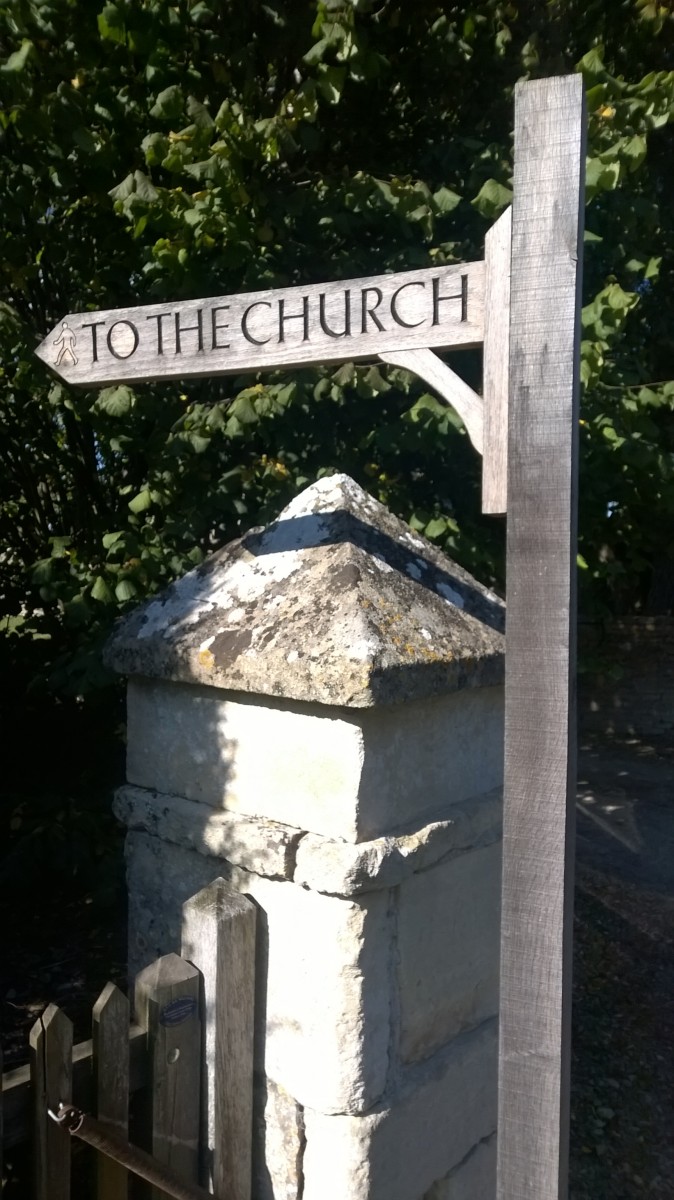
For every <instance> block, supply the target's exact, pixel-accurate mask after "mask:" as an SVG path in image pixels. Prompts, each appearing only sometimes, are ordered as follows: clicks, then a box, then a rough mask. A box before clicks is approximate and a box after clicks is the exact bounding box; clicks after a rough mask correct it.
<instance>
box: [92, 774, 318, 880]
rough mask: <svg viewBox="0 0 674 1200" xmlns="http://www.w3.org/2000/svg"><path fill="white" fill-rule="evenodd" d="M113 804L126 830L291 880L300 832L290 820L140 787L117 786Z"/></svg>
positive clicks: (257, 871)
mask: <svg viewBox="0 0 674 1200" xmlns="http://www.w3.org/2000/svg"><path fill="white" fill-rule="evenodd" d="M112 807H113V812H114V814H115V816H116V817H117V819H118V820H119V821H122V822H123V824H124V825H126V826H127V828H128V829H135V830H139V831H141V832H143V833H151V834H153V835H154V836H155V837H158V838H161V839H162V840H163V841H166V842H174V843H175V844H176V845H177V846H187V847H188V848H189V849H193V850H198V852H199V854H206V855H209V856H210V857H212V858H223V859H226V860H227V862H228V863H230V864H231V865H232V866H235V867H242V868H243V870H244V871H253V872H254V873H255V874H256V875H269V876H272V877H273V878H276V879H292V876H293V871H294V868H295V848H296V846H297V842H298V839H299V838H300V837H301V834H300V833H298V831H297V830H296V829H291V828H290V827H289V826H287V825H278V824H277V823H276V822H275V821H259V820H256V819H255V818H254V817H240V816H239V815H238V814H237V813H230V812H226V811H224V810H219V809H212V808H211V807H210V806H208V805H206V804H199V803H197V802H195V801H194V800H185V799H183V797H182V796H167V795H166V794H165V793H163V792H153V791H149V790H148V789H147V788H139V787H122V788H118V790H117V792H116V793H115V798H114V801H113V806H112Z"/></svg>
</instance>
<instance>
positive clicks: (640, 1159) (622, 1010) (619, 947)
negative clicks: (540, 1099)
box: [570, 741, 674, 1200]
mask: <svg viewBox="0 0 674 1200" xmlns="http://www.w3.org/2000/svg"><path fill="white" fill-rule="evenodd" d="M578 796H579V802H578V840H577V865H576V920H575V949H574V1012H573V1073H572V1125H571V1187H570V1196H571V1200H642V1198H644V1200H646V1198H648V1200H672V1197H673V1196H674V1137H673V1129H674V1124H673V1121H672V1114H673V1113H674V1072H673V1071H672V1061H673V1057H672V1054H673V1051H674V946H673V943H674V752H673V751H672V749H671V748H670V747H667V746H659V747H656V746H649V745H646V744H644V743H642V742H639V741H623V742H612V743H601V742H594V743H588V744H586V745H585V746H584V747H583V750H582V752H581V755H580V760H579V787H578Z"/></svg>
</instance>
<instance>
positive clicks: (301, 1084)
mask: <svg viewBox="0 0 674 1200" xmlns="http://www.w3.org/2000/svg"><path fill="white" fill-rule="evenodd" d="M127 867H128V880H129V924H130V929H129V943H130V948H131V953H132V955H133V969H134V971H137V970H139V969H140V967H142V966H144V965H145V964H146V963H147V962H151V961H152V960H153V959H154V958H155V957H157V955H159V954H166V953H168V952H169V951H171V950H175V951H179V949H180V929H181V907H182V904H183V903H184V902H185V900H187V899H189V897H190V896H192V895H194V894H195V893H196V892H198V891H200V890H201V888H203V887H205V886H206V885H207V884H208V883H211V882H212V881H213V880H214V879H216V878H218V877H219V876H222V877H223V878H225V879H226V880H227V882H228V883H230V884H231V886H233V887H235V888H236V889H237V890H239V891H241V892H244V893H245V894H246V895H248V896H250V897H251V898H252V899H253V900H254V901H255V902H256V903H257V904H258V905H259V907H260V910H261V912H260V919H259V921H258V931H259V954H258V968H257V985H258V986H257V1001H256V1009H257V1021H258V1029H257V1035H256V1041H257V1047H258V1055H257V1065H258V1068H259V1069H260V1070H263V1071H264V1072H265V1073H266V1075H267V1076H268V1077H269V1078H271V1079H272V1080H273V1081H274V1082H275V1083H277V1084H279V1085H280V1086H281V1087H282V1088H283V1089H284V1090H285V1091H286V1092H288V1093H289V1094H290V1095H291V1096H293V1097H294V1098H295V1100H296V1101H297V1102H298V1103H299V1104H301V1105H311V1107H312V1108H314V1109H316V1110H318V1111H320V1112H324V1113H331V1112H362V1111H364V1110H366V1109H368V1108H370V1107H371V1106H372V1105H373V1104H374V1103H376V1101H377V1100H378V1099H379V1097H380V1096H381V1095H382V1092H383V1091H384V1087H385V1085H386V1079H387V1072H388V1062H389V1040H390V1027H391V1017H390V1004H391V972H390V964H391V957H392V924H391V920H390V916H389V911H388V910H389V897H388V894H387V893H386V892H384V891H382V892H374V893H371V894H369V895H368V896H366V897H363V898H362V900H361V901H359V902H355V901H350V900H342V899H338V898H337V897H334V896H323V895H319V894H317V893H315V892H310V891H308V890H307V889H305V888H301V887H298V886H297V885H296V884H294V883H286V882H282V881H275V880H271V879H264V878H260V877H259V876H257V875H253V874H250V873H246V872H244V871H241V870H239V869H237V868H231V867H228V864H227V863H224V862H223V861H222V860H218V859H211V858H206V857H204V856H203V855H201V854H197V853H195V852H194V851H192V850H187V849H184V848H182V847H179V846H175V845H171V844H170V843H167V842H162V841H160V840H159V839H158V838H155V837H151V836H149V835H147V834H144V833H133V832H132V833H130V834H129V835H128V837H127Z"/></svg>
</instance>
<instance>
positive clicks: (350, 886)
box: [265, 788, 503, 896]
mask: <svg viewBox="0 0 674 1200" xmlns="http://www.w3.org/2000/svg"><path fill="white" fill-rule="evenodd" d="M502 810H503V791H502V789H501V788H494V789H493V791H491V792H487V793H486V795H484V796H475V797H473V798H472V799H471V800H467V801H464V802H463V803H462V804H455V805H452V808H451V815H450V816H448V817H447V818H446V819H445V820H443V821H431V822H429V824H428V825H422V826H421V828H420V829H415V830H414V831H413V832H410V833H401V834H398V835H397V836H393V835H391V836H389V837H383V838H376V839H375V840H374V841H370V842H356V843H353V842H342V841H335V840H333V839H330V838H325V837H321V835H320V834H316V833H305V834H303V835H302V836H301V838H300V840H299V842H298V844H297V850H296V855H295V870H294V874H293V879H294V880H295V883H301V884H303V885H304V886H305V887H310V888H313V889H314V891H317V892H327V893H329V894H332V895H338V896H355V895H360V894H361V893H362V892H371V891H375V890H377V889H379V888H384V887H396V886H397V885H398V884H400V883H402V882H403V881H404V880H405V879H409V877H410V876H411V875H414V874H416V873H417V872H419V871H425V870H426V869H427V868H428V867H430V866H432V865H433V863H435V862H437V861H438V860H439V859H441V858H447V857H448V855H450V854H451V855H456V854H459V853H461V852H462V851H464V850H468V849H471V848H474V847H476V846H488V845H491V843H492V842H496V841H500V838H501V833H502V824H503V821H502V816H503V811H502ZM278 828H283V827H280V826H279V827H278ZM266 873H267V872H265V874H266Z"/></svg>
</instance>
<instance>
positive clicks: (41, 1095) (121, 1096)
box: [0, 880, 255, 1200]
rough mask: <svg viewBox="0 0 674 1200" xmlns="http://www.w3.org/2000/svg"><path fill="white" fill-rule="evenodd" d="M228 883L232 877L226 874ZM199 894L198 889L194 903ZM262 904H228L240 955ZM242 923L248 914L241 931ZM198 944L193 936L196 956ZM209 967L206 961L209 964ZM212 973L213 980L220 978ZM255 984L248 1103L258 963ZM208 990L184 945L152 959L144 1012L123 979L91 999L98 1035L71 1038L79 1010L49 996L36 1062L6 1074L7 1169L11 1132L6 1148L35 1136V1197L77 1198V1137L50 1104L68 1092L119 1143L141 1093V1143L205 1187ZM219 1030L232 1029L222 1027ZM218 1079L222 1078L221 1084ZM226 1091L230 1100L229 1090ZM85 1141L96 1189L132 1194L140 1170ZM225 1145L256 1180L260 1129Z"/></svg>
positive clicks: (1, 1104)
mask: <svg viewBox="0 0 674 1200" xmlns="http://www.w3.org/2000/svg"><path fill="white" fill-rule="evenodd" d="M218 884H219V885H221V887H222V888H225V887H226V885H225V884H224V882H223V881H222V880H219V881H218ZM200 895H201V893H200ZM198 899H199V897H194V898H193V901H192V902H190V903H194V902H197V901H198ZM254 915H255V908H254V905H253V904H252V902H250V901H247V900H243V898H241V897H237V898H236V903H233V904H232V905H230V908H229V910H228V912H227V921H228V932H227V937H228V939H230V943H231V944H230V952H231V954H232V955H234V958H235V959H237V955H239V950H238V948H237V941H241V943H242V944H245V945H248V943H249V942H250V939H251V930H252V934H253V935H254ZM234 926H240V932H239V933H237V932H236V930H235V929H233V927H234ZM198 949H199V948H198V946H195V957H197V951H198ZM239 956H240V955H239ZM237 961H238V959H237ZM204 970H205V971H206V972H207V973H208V967H207V966H205V967H204ZM208 982H209V988H211V987H212V981H210V980H209V981H208ZM245 990H246V992H247V993H248V992H249V993H250V994H246V995H243V994H242V993H241V992H240V993H239V998H240V1002H241V1006H242V1011H243V1012H245V1013H246V1015H247V1019H249V1020H250V1023H251V1024H250V1030H249V1031H248V1035H247V1038H246V1043H247V1044H249V1045H250V1048H251V1053H250V1056H249V1065H250V1071H249V1078H248V1079H247V1080H244V1079H243V1078H242V1076H241V1064H240V1063H239V1062H238V1061H237V1078H238V1080H239V1091H240V1092H241V1093H242V1099H241V1100H239V1099H237V1101H236V1103H237V1104H240V1103H243V1104H244V1107H245V1108H246V1111H249V1110H250V1104H249V1101H248V1100H246V1093H247V1092H248V1093H250V1096H251V1097H252V1016H253V993H254V978H253V975H252V972H249V974H248V976H247V978H246V984H245ZM203 996H204V982H203V979H202V975H201V972H200V971H199V970H197V968H196V967H195V966H193V965H192V963H189V962H186V961H185V960H184V959H182V958H179V957H178V955H176V954H169V955H166V956H165V957H163V958H159V959H157V960H156V961H155V962H154V963H152V964H151V965H150V966H148V967H146V968H145V970H144V971H141V973H140V974H139V976H138V977H137V979H136V983H135V998H134V999H135V1011H136V1023H135V1024H131V1025H130V1024H129V1001H128V1000H127V998H126V996H124V994H123V993H122V992H121V991H120V989H119V988H118V987H116V985H115V984H112V983H108V984H106V986H105V987H104V989H103V991H102V992H101V995H100V996H99V998H98V1000H97V1001H96V1003H95V1005H94V1007H93V1012H92V1038H91V1040H90V1041H86V1042H80V1043H78V1044H77V1045H75V1046H73V1026H72V1022H71V1021H70V1020H69V1018H68V1017H67V1016H66V1014H65V1013H64V1012H63V1011H62V1010H61V1009H60V1008H58V1007H57V1006H56V1005H54V1004H50V1005H49V1007H48V1008H47V1009H46V1010H45V1012H44V1013H43V1014H42V1016H41V1017H39V1018H38V1020H37V1021H36V1022H35V1024H34V1026H33V1028H32V1029H31V1031H30V1037H29V1046H30V1061H29V1063H28V1065H27V1066H25V1067H19V1068H17V1069H15V1070H13V1071H8V1072H7V1073H5V1074H3V1076H2V1092H1V1093H0V1170H1V1169H2V1151H3V1135H4V1147H5V1149H7V1148H11V1147H12V1146H15V1145H16V1144H17V1143H21V1142H25V1141H30V1142H31V1148H32V1155H31V1157H32V1164H33V1188H32V1193H31V1197H32V1200H70V1197H71V1142H72V1140H73V1139H72V1138H71V1135H70V1134H69V1133H68V1132H67V1131H66V1129H65V1127H63V1126H60V1125H58V1124H57V1123H56V1122H55V1121H53V1120H52V1119H51V1118H50V1116H49V1115H48V1110H49V1109H51V1110H52V1111H53V1112H57V1111H58V1108H59V1104H66V1103H69V1102H70V1101H73V1103H75V1104H76V1105H77V1107H78V1108H80V1109H82V1110H84V1111H86V1112H88V1113H90V1114H92V1115H93V1116H94V1117H95V1118H96V1119H97V1122H98V1125H99V1126H100V1127H101V1128H102V1130H103V1131H104V1132H106V1133H107V1134H109V1136H110V1138H111V1139H113V1140H114V1139H116V1141H117V1144H119V1143H120V1139H121V1144H122V1145H126V1144H128V1129H129V1107H130V1100H133V1102H134V1105H135V1110H137V1111H136V1117H135V1128H137V1130H138V1136H139V1138H140V1139H141V1142H142V1148H144V1149H145V1150H147V1151H150V1152H151V1155H152V1159H153V1160H154V1161H155V1162H156V1163H157V1164H160V1165H161V1166H162V1167H164V1168H168V1170H169V1171H170V1172H172V1173H173V1176H174V1177H175V1178H176V1179H179V1180H181V1181H184V1188H185V1190H184V1195H185V1196H191V1195H195V1196H197V1195H205V1193H204V1192H203V1191H202V1190H201V1189H200V1188H199V1186H198V1185H199V1181H200V1178H201V1179H204V1181H205V1178H206V1177H207V1176H208V1174H209V1172H208V1169H207V1159H208V1157H209V1152H208V1148H207V1146H206V1145H205V1144H203V1145H202V1142H201V1141H200V1138H202V1137H203V1135H202V1134H201V1132H200V1131H202V1130H204V1129H207V1127H208V1122H207V1121H204V1116H203V1114H202V1112H201V1105H200V1097H201V1096H202V1095H204V1096H205V1095H206V1094H207V1092H206V1087H205V1082H204V1081H205V1079H206V1066H205V1064H204V1062H203V1057H204V1045H205V1040H204V1039H203V1037H202V1024H203V1011H202V1010H203ZM225 1032H227V1030H225ZM218 1037H219V1039H220V1040H223V1035H222V1034H218ZM1 1066H2V1059H1V1057H0V1067H1ZM218 1086H220V1085H218V1083H217V1081H216V1091H217V1090H218ZM216 1099H217V1102H218V1106H219V1107H222V1103H223V1100H222V1097H221V1096H219V1095H218V1096H216ZM3 1118H4V1123H3ZM82 1136H84V1135H82ZM85 1153H87V1154H91V1153H96V1159H97V1161H96V1172H95V1191H94V1193H93V1196H92V1200H94V1197H95V1200H128V1198H129V1194H130V1192H131V1194H134V1193H133V1192H132V1190H131V1188H130V1178H131V1176H130V1171H127V1169H126V1168H125V1167H124V1166H123V1165H120V1163H118V1162H117V1161H115V1160H114V1159H113V1158H111V1157H108V1156H107V1155H106V1154H104V1153H101V1152H98V1151H92V1150H91V1149H87V1150H86V1151H85ZM219 1154H220V1156H221V1157H222V1155H223V1154H224V1156H225V1157H226V1159H227V1161H228V1162H229V1163H231V1164H233V1169H234V1170H235V1173H236V1174H237V1175H238V1177H239V1178H240V1179H242V1180H243V1179H244V1178H245V1177H246V1175H247V1177H248V1180H250V1171H251V1163H250V1154H251V1146H250V1131H248V1130H243V1131H242V1136H241V1138H240V1144H239V1145H231V1146H229V1147H228V1148H227V1149H226V1150H225V1149H224V1148H220V1150H219ZM0 1177H1V1176H0ZM179 1186H180V1185H179ZM249 1186H250V1185H249V1184H248V1187H249ZM190 1189H192V1190H190ZM244 1190H245V1189H244ZM143 1194H145V1193H143ZM148 1194H149V1195H151V1196H152V1200H164V1197H165V1196H166V1194H167V1193H166V1192H165V1191H163V1190H160V1189H159V1188H158V1187H154V1188H152V1190H151V1191H150V1192H149V1193H148ZM174 1194H177V1193H174ZM180 1194H181V1195H182V1194H183V1192H181V1193H180ZM239 1194H243V1191H242V1192H239ZM248 1194H249V1192H248Z"/></svg>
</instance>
